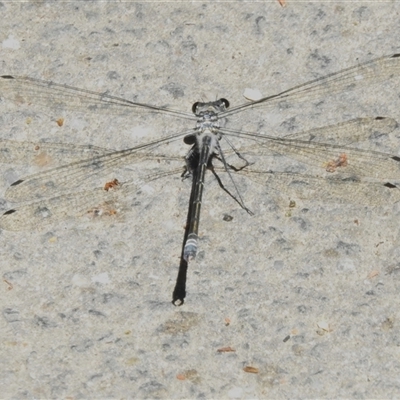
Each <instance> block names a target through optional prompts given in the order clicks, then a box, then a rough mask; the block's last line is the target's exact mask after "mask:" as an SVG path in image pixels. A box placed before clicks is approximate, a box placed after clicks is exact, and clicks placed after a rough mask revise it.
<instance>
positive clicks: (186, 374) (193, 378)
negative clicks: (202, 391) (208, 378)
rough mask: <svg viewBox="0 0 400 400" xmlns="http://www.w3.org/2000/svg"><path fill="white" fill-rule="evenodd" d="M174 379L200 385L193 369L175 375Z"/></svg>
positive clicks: (196, 373) (197, 375)
mask: <svg viewBox="0 0 400 400" xmlns="http://www.w3.org/2000/svg"><path fill="white" fill-rule="evenodd" d="M176 379H178V380H180V381H185V380H186V379H187V380H189V381H191V382H193V383H200V376H199V373H198V372H197V371H196V370H195V369H188V370H186V371H184V372H183V373H182V374H178V375H176Z"/></svg>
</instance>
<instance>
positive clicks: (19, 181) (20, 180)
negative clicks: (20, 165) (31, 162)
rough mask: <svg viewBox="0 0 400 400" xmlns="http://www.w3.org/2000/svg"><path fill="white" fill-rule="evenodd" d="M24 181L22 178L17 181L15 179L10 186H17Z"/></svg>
mask: <svg viewBox="0 0 400 400" xmlns="http://www.w3.org/2000/svg"><path fill="white" fill-rule="evenodd" d="M22 182H23V180H22V179H18V180H17V181H15V182H14V183H12V184H11V185H10V186H17V185H19V184H21V183H22Z"/></svg>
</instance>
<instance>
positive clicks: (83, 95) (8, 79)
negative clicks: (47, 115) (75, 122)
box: [0, 75, 195, 120]
mask: <svg viewBox="0 0 400 400" xmlns="http://www.w3.org/2000/svg"><path fill="white" fill-rule="evenodd" d="M0 96H2V97H5V98H8V99H10V100H12V101H13V102H14V103H16V104H40V105H45V106H47V107H50V108H56V109H57V108H68V109H72V110H77V111H79V112H87V111H89V112H104V111H107V112H108V113H111V114H112V113H116V114H124V113H126V112H131V113H132V112H134V113H152V112H156V113H164V114H167V115H175V116H177V117H180V118H184V119H191V120H195V118H194V116H193V115H192V114H188V113H184V112H181V111H176V110H170V109H166V108H163V107H157V106H151V105H148V104H142V103H137V102H134V101H130V100H126V99H123V98H120V97H116V96H111V95H109V94H107V93H97V92H94V91H91V90H85V89H79V88H75V87H72V86H69V85H60V84H57V83H54V82H50V81H44V80H40V79H34V78H30V77H26V76H12V75H3V76H0Z"/></svg>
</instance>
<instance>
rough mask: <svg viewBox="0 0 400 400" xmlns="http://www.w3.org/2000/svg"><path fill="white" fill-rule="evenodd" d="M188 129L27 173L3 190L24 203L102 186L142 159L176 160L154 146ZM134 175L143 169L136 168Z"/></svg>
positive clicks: (172, 138) (182, 134)
mask: <svg viewBox="0 0 400 400" xmlns="http://www.w3.org/2000/svg"><path fill="white" fill-rule="evenodd" d="M187 133H188V132H183V133H182V132H181V133H178V134H175V135H171V136H169V137H167V138H164V139H160V140H157V141H154V142H150V143H146V144H144V145H140V146H136V147H134V148H131V149H127V150H120V151H114V152H111V153H110V152H107V150H103V151H104V154H101V155H99V156H96V157H94V158H93V157H92V158H85V159H83V160H81V161H76V162H74V163H72V164H67V165H62V166H61V167H57V168H53V169H50V170H47V171H44V172H39V173H37V174H33V175H30V176H28V177H26V178H24V179H21V180H18V181H16V182H14V183H13V184H12V185H11V186H10V187H9V188H8V189H7V191H6V195H5V197H6V199H7V200H8V201H10V202H26V201H33V200H39V199H43V198H48V197H56V196H59V195H61V194H63V193H66V192H73V191H78V190H79V188H89V187H96V186H97V187H102V186H104V184H105V182H106V181H107V177H108V176H109V174H111V173H115V172H116V170H117V169H118V168H121V167H122V166H125V165H134V164H139V163H141V162H143V161H145V160H164V161H165V160H170V161H177V160H179V161H180V162H181V163H182V161H183V160H182V158H181V157H173V156H171V157H168V156H165V155H162V154H158V153H157V152H156V149H157V148H158V147H159V146H161V145H162V144H164V145H165V144H167V143H170V142H172V141H175V140H179V139H181V138H182V137H183V136H184V135H186V134H187ZM135 173H136V175H137V176H136V178H138V179H139V178H140V174H142V175H143V172H141V171H140V169H136V170H135Z"/></svg>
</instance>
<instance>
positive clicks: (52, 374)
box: [0, 1, 400, 399]
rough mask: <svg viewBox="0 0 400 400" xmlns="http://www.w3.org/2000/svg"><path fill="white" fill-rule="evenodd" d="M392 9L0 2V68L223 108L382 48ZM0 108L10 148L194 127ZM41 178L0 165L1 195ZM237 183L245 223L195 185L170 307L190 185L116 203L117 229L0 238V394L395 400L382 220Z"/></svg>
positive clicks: (304, 111) (305, 123)
mask: <svg viewBox="0 0 400 400" xmlns="http://www.w3.org/2000/svg"><path fill="white" fill-rule="evenodd" d="M399 11H400V7H399V5H398V3H396V2H329V3H328V2H326V3H324V2H314V3H305V2H302V3H299V2H294V1H288V2H287V6H286V8H282V7H281V6H280V5H279V3H278V2H277V1H268V2H257V3H255V2H250V3H248V2H230V3H223V2H222V3H211V2H191V3H189V2H188V3H173V2H171V3H169V2H164V3H134V2H122V3H117V2H57V3H53V2H27V3H19V2H18V3H17V2H3V3H0V12H1V16H2V29H1V31H0V36H1V43H2V46H1V53H0V54H1V57H0V59H1V70H0V72H1V75H4V74H16V75H28V76H32V77H37V78H42V79H47V80H53V81H55V82H59V83H68V84H70V85H74V86H78V87H83V88H86V89H90V90H95V91H99V92H106V91H108V92H109V93H112V94H114V95H117V96H123V97H126V98H128V99H136V100H137V101H139V102H145V103H150V104H156V105H166V106H169V107H171V108H175V109H179V110H182V111H186V112H190V108H191V105H192V103H193V102H195V101H198V100H214V99H215V98H218V97H220V96H223V97H225V98H227V99H229V100H230V102H231V104H232V105H237V104H240V103H243V102H245V101H246V100H245V99H244V98H243V96H242V94H243V92H244V90H245V89H246V88H252V89H257V90H259V91H261V93H262V94H263V95H268V94H273V93H276V92H278V91H280V90H284V89H286V88H290V87H292V86H294V85H297V84H300V83H302V82H305V81H307V80H310V79H313V78H315V77H318V76H323V75H326V74H328V73H331V72H335V71H338V70H340V69H342V68H345V67H349V66H353V65H355V64H357V63H358V62H362V61H367V60H370V59H373V58H376V57H380V56H383V55H388V54H392V53H396V52H399V51H400V48H399V44H398V38H399V37H400V23H399V19H400V16H399ZM399 105H400V100H399V86H398V80H397V81H396V80H393V81H392V83H389V84H387V83H382V84H381V85H379V86H375V87H374V88H372V89H368V88H366V89H365V90H363V91H359V92H357V94H354V95H349V97H346V96H344V97H341V96H337V97H336V98H334V99H333V100H332V101H331V102H329V103H322V104H302V105H300V106H298V107H297V108H292V109H289V110H285V109H278V108H275V109H270V110H268V112H267V117H265V118H264V119H263V120H262V121H261V122H260V121H259V122H257V123H258V124H259V125H258V128H259V129H260V130H262V131H263V132H267V133H271V132H273V133H274V134H285V133H289V132H297V131H301V130H303V129H309V128H313V127H318V126H324V125H328V124H332V123H338V122H342V121H345V120H348V119H351V118H355V117H363V116H368V115H372V116H377V115H381V116H390V117H392V118H395V119H397V120H399V121H400V112H399V109H400V108H399ZM0 107H1V108H0V118H1V133H0V135H1V138H6V139H15V140H21V141H37V140H43V141H54V142H56V143H57V142H63V143H70V144H81V145H83V144H93V145H97V146H101V147H107V148H117V149H118V148H128V147H131V146H133V145H135V144H137V143H142V142H143V141H147V140H152V139H155V138H157V137H160V135H167V134H170V133H173V132H174V131H175V132H177V131H180V130H184V129H190V128H191V127H192V125H191V123H189V124H187V123H186V124H184V125H183V126H182V124H180V123H179V121H178V122H176V121H175V120H173V119H172V118H171V120H169V119H168V120H167V119H165V118H159V117H157V116H147V117H137V116H134V115H133V116H132V117H129V118H126V117H125V118H123V117H122V116H115V117H114V116H110V115H102V114H83V115H82V114H79V112H77V113H74V112H73V111H71V110H65V112H63V113H62V114H61V113H55V112H54V111H52V110H51V109H49V108H46V107H44V106H42V105H41V104H37V105H34V104H25V105H21V104H16V103H12V102H10V101H8V100H4V101H3V102H2V103H1V104H0ZM60 117H62V118H64V124H63V126H62V127H59V126H58V125H57V124H56V120H57V119H58V118H60ZM392 136H393V149H392V151H393V154H399V153H398V148H399V147H398V144H399V143H400V142H399V141H398V136H399V131H398V130H397V131H395V132H393V135H392ZM174 146H177V147H176V148H177V151H178V154H180V155H182V156H183V155H184V154H185V152H186V151H187V146H185V145H183V144H182V146H180V145H179V144H176V145H175V144H174ZM174 151H175V147H174ZM38 170H40V167H39V166H37V165H36V166H34V165H33V166H32V165H9V164H8V165H6V164H4V165H1V175H0V176H1V181H0V190H1V192H0V197H4V193H5V190H6V188H7V187H8V185H9V184H10V181H11V182H12V180H13V179H14V178H15V177H21V176H24V175H26V174H28V173H31V172H35V171H38ZM240 184H241V185H243V186H241V190H242V193H243V196H244V198H245V200H246V202H247V204H249V206H250V208H252V209H253V210H254V211H255V215H254V216H253V217H251V216H249V215H247V214H246V213H245V212H244V211H243V210H241V209H240V208H239V207H238V205H237V204H235V203H234V202H233V201H232V200H231V199H229V198H228V197H227V196H226V194H225V193H224V192H222V191H221V190H219V188H218V185H217V184H216V182H215V180H214V179H213V178H212V177H211V176H210V177H209V179H208V181H207V187H206V194H205V199H204V207H203V214H202V221H201V227H200V238H201V239H200V252H199V255H198V258H197V260H196V262H194V263H193V264H192V265H191V266H190V269H189V274H188V296H187V298H186V303H185V304H184V305H183V306H182V307H179V308H177V307H174V306H172V305H171V303H170V301H171V294H172V290H173V288H174V284H175V278H176V274H177V267H178V263H179V255H180V250H181V242H182V236H183V228H184V224H185V217H186V207H187V201H188V196H189V190H190V183H189V182H188V181H184V182H182V180H181V179H180V177H179V174H177V175H176V176H172V177H170V178H168V179H165V180H160V181H155V182H154V183H151V184H149V185H147V186H145V187H144V188H142V189H141V190H139V191H138V192H136V193H133V194H132V197H131V199H130V202H131V203H130V205H131V210H130V211H129V210H127V211H126V215H125V216H122V217H121V220H115V221H114V220H111V221H109V220H107V219H105V220H103V221H100V222H98V223H95V222H93V221H79V220H73V221H71V220H67V221H63V222H60V223H59V224H55V225H52V226H50V227H46V228H40V229H32V230H28V231H22V232H9V231H5V230H3V231H1V232H0V268H1V274H2V277H3V281H2V285H1V291H2V293H1V297H0V298H1V300H0V301H1V312H2V317H1V319H0V321H1V325H0V331H1V344H0V346H1V357H0V363H1V368H0V393H1V395H0V397H2V398H7V399H11V398H13V399H24V398H27V399H33V398H35V399H39V398H40V399H45V398H46V399H50V398H68V399H79V398H98V399H106V398H138V399H152V398H161V399H173V398H174V399H183V398H207V399H210V398H215V399H227V398H233V399H255V398H259V399H261V398H270V399H277V398H351V399H353V398H354V399H356V398H357V399H358V398H363V399H366V398H397V397H398V396H399V393H400V378H399V377H400V335H399V326H400V325H399V324H400V321H399V306H398V296H399V287H400V283H399V279H400V278H399V273H398V271H399V259H398V257H399V252H400V247H399V244H400V237H399V229H398V221H399V208H398V206H397V205H396V204H395V205H393V204H387V205H384V206H381V207H365V206H364V205H362V204H358V205H357V204H356V205H340V204H328V203H326V202H321V201H318V199H313V200H311V201H309V202H307V203H303V202H302V201H301V200H299V199H296V198H295V199H294V200H296V207H295V208H293V209H291V208H289V199H288V198H287V197H286V198H285V196H284V195H283V199H284V201H282V202H278V201H277V200H273V197H270V196H269V194H268V193H267V192H266V191H263V190H262V189H260V188H256V187H255V186H257V185H253V184H252V183H251V182H247V184H246V182H244V183H242V182H240ZM261 195H262V196H265V197H262V196H261ZM1 204H2V209H3V211H5V210H7V209H8V208H9V205H7V204H5V202H2V203H1ZM224 214H229V215H231V216H233V220H232V221H230V222H225V221H224V220H223V216H224ZM229 347H230V348H232V349H233V350H234V351H219V350H221V349H224V348H225V350H226V348H229ZM249 367H251V368H249ZM252 368H253V369H252ZM251 372H254V373H251Z"/></svg>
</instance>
